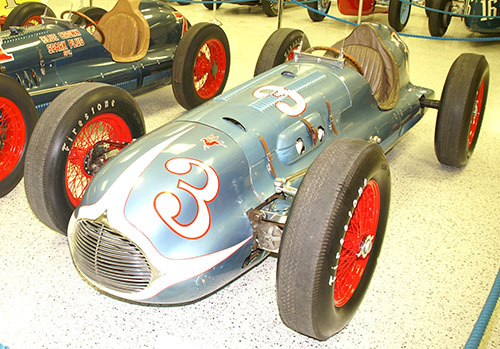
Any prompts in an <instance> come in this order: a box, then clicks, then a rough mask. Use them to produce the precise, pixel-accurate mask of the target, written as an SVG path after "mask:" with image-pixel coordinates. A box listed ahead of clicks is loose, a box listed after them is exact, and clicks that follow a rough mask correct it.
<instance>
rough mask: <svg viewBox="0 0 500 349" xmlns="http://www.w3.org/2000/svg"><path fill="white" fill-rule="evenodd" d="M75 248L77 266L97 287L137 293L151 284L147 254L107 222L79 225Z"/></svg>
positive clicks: (77, 226)
mask: <svg viewBox="0 0 500 349" xmlns="http://www.w3.org/2000/svg"><path fill="white" fill-rule="evenodd" d="M73 246H74V249H73V258H74V260H75V264H76V265H77V266H78V268H79V269H80V271H81V272H82V273H83V274H84V275H85V276H86V277H88V278H89V279H91V280H92V281H94V282H95V283H97V284H100V285H102V286H105V287H107V288H109V289H112V290H115V291H119V292H126V293H133V292H139V291H141V290H143V289H145V288H146V287H148V285H149V284H150V282H151V278H152V272H151V267H150V265H149V263H148V261H147V259H146V257H145V256H144V253H143V252H142V251H141V250H140V249H139V247H137V246H136V245H135V244H134V243H133V242H132V241H130V240H129V239H127V238H125V237H124V236H122V235H121V234H120V233H118V232H117V231H115V230H114V229H112V228H110V227H109V226H108V225H107V224H106V223H104V222H97V221H92V220H80V221H78V223H77V225H76V231H75V234H74V235H73Z"/></svg>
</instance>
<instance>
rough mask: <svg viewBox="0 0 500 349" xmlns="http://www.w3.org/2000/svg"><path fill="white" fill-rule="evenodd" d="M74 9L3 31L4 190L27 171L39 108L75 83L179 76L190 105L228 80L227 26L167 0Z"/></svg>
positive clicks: (143, 84)
mask: <svg viewBox="0 0 500 349" xmlns="http://www.w3.org/2000/svg"><path fill="white" fill-rule="evenodd" d="M23 5H29V3H26V4H22V5H20V6H23ZM37 5H39V4H37ZM22 9H26V7H24V6H23V7H22ZM13 12H14V11H13ZM66 12H70V11H65V12H64V13H66ZM23 13H24V12H21V14H23ZM64 13H63V14H64ZM11 14H12V13H11ZM14 14H16V13H14ZM18 14H19V12H17V15H18ZM17 15H16V16H17ZM69 15H70V17H69V19H60V18H54V17H50V16H45V17H43V18H44V23H43V24H41V25H36V26H10V27H9V29H8V30H5V31H2V32H1V33H0V197H2V196H4V195H6V194H7V193H9V192H10V191H11V190H12V189H13V188H14V187H15V186H16V184H17V183H18V182H19V180H20V179H21V178H22V174H23V165H24V158H25V153H26V147H27V145H28V141H29V138H30V135H31V132H32V130H33V128H34V126H35V124H36V122H37V121H38V118H39V115H41V114H42V112H43V111H44V110H45V108H47V106H48V105H49V104H50V103H51V102H52V100H53V99H54V98H55V97H56V96H58V95H59V94H60V93H61V92H63V91H65V90H67V89H69V88H70V87H72V86H75V85H78V84H81V83H83V82H102V83H106V84H110V85H115V86H119V87H121V88H123V89H125V90H127V91H129V92H131V93H133V94H138V93H141V92H144V91H148V90H150V89H153V88H156V87H159V86H163V85H165V84H169V83H172V85H173V89H174V92H175V97H176V99H177V100H178V101H179V103H180V104H181V105H182V106H183V107H185V108H187V109H190V108H193V107H194V106H196V105H198V104H200V103H202V102H204V101H206V100H208V99H210V98H212V97H214V96H216V95H218V94H220V93H221V92H222V90H223V89H224V86H225V84H226V81H227V76H228V73H229V64H230V54H229V44H228V40H227V37H226V35H225V33H224V31H223V30H222V29H221V28H220V27H218V26H215V25H213V24H208V23H200V24H197V25H195V26H193V27H190V24H189V22H188V21H187V19H186V18H185V17H184V16H183V15H182V14H181V13H179V12H178V11H176V10H175V9H174V8H172V7H171V6H170V5H168V3H167V1H164V0H142V1H140V0H118V1H117V2H116V4H115V6H114V8H113V9H112V10H110V11H109V12H107V13H106V11H104V10H102V9H99V8H94V7H86V8H83V9H81V10H80V11H71V12H70V13H69ZM97 22H98V23H97ZM143 134H144V129H143V128H134V129H132V131H131V133H130V134H116V135H113V137H114V138H116V140H117V141H119V142H129V141H131V140H132V139H133V138H137V137H139V136H141V135H143Z"/></svg>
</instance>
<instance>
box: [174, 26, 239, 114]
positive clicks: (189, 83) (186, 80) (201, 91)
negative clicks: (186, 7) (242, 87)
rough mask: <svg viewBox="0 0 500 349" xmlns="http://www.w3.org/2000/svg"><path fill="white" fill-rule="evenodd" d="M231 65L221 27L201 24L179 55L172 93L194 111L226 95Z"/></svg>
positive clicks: (192, 30)
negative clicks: (207, 102) (220, 95)
mask: <svg viewBox="0 0 500 349" xmlns="http://www.w3.org/2000/svg"><path fill="white" fill-rule="evenodd" d="M230 61H231V57H230V51H229V42H228V40H227V36H226V34H225V33H224V31H223V30H222V28H221V27H219V26H217V25H215V24H212V23H198V24H196V25H194V26H192V27H191V28H189V29H188V31H187V32H186V34H185V35H184V36H183V37H182V39H181V41H180V42H179V46H178V47H177V50H176V51H175V57H174V65H173V68H172V89H173V91H174V96H175V99H176V100H177V102H178V103H179V104H180V105H182V106H183V107H184V108H186V109H192V108H194V107H196V106H198V105H200V104H202V103H204V102H205V101H207V100H209V99H210V98H213V97H215V96H217V95H219V94H221V93H222V91H223V90H224V87H225V86H226V82H227V78H228V75H229V64H230Z"/></svg>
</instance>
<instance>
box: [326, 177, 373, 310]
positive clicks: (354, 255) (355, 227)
mask: <svg viewBox="0 0 500 349" xmlns="http://www.w3.org/2000/svg"><path fill="white" fill-rule="evenodd" d="M379 212H380V191H379V187H378V184H377V182H376V181H375V180H373V179H372V180H370V181H369V182H368V184H367V185H366V187H365V188H364V189H363V192H362V194H361V196H360V197H359V200H358V202H357V205H356V207H355V209H354V212H353V215H352V217H351V219H350V221H349V225H348V228H347V231H346V233H345V236H344V243H343V245H342V249H341V251H340V258H339V260H338V264H337V273H336V280H335V288H334V302H335V306H336V307H342V306H343V305H344V304H346V303H347V302H348V301H349V299H351V296H352V295H353V294H354V292H355V290H356V288H357V287H358V284H359V282H360V281H361V277H362V276H363V273H364V271H365V268H366V265H367V263H368V259H369V258H370V252H371V249H372V244H373V240H374V238H375V234H376V232H377V226H378V218H379Z"/></svg>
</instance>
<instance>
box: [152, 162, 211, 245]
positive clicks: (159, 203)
mask: <svg viewBox="0 0 500 349" xmlns="http://www.w3.org/2000/svg"><path fill="white" fill-rule="evenodd" d="M193 166H197V167H199V168H201V169H202V170H203V172H204V173H205V176H206V178H207V181H206V183H205V185H204V186H203V187H201V188H197V187H194V186H192V185H191V184H189V183H187V182H185V181H183V180H182V179H179V180H178V182H177V188H179V189H182V190H185V191H187V192H188V193H189V194H190V195H191V196H192V197H193V198H194V199H195V201H196V215H195V217H194V219H193V220H192V221H191V222H190V223H188V224H181V223H179V222H178V221H177V217H178V216H179V215H180V213H181V210H182V203H181V201H180V199H179V197H178V196H177V195H175V194H173V193H171V192H162V193H160V194H158V195H157V196H156V197H155V200H154V207H155V210H156V213H158V215H159V216H160V218H161V219H162V221H163V222H164V223H165V224H166V225H167V226H168V227H169V228H170V229H172V231H173V232H174V233H176V234H177V235H179V236H181V237H183V238H185V239H199V238H201V237H203V236H204V235H205V234H206V233H208V230H209V229H210V225H211V218H210V211H209V210H208V205H207V203H209V202H210V201H212V200H214V199H215V197H216V196H217V194H218V193H219V187H220V183H219V177H218V175H217V173H216V172H215V170H214V169H213V168H212V167H210V166H209V165H207V164H205V163H204V162H202V161H199V160H195V159H190V158H173V159H170V160H168V161H167V162H166V163H165V168H166V169H167V171H168V172H170V173H173V174H175V175H179V176H184V175H187V174H188V173H189V172H191V170H192V169H193Z"/></svg>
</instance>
